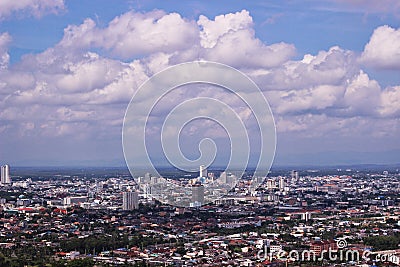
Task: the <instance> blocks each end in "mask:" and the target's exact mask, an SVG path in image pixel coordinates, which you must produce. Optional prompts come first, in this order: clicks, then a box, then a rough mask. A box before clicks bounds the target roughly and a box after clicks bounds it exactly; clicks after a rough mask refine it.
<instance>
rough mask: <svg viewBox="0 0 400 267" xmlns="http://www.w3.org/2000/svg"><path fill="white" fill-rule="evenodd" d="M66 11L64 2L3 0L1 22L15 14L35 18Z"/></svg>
mask: <svg viewBox="0 0 400 267" xmlns="http://www.w3.org/2000/svg"><path fill="white" fill-rule="evenodd" d="M64 9H65V5H64V0H1V1H0V20H3V19H5V18H7V17H9V16H10V15H12V14H14V13H23V14H24V13H28V14H32V15H33V16H35V17H42V16H43V15H45V14H49V13H53V14H56V13H58V12H60V11H62V10H64Z"/></svg>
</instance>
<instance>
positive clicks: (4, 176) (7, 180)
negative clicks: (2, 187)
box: [0, 165, 11, 184]
mask: <svg viewBox="0 0 400 267" xmlns="http://www.w3.org/2000/svg"><path fill="white" fill-rule="evenodd" d="M0 181H1V184H11V177H10V166H8V165H4V166H1V180H0Z"/></svg>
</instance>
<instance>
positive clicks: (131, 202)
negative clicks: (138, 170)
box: [122, 192, 139, 210]
mask: <svg viewBox="0 0 400 267" xmlns="http://www.w3.org/2000/svg"><path fill="white" fill-rule="evenodd" d="M138 208H139V194H138V192H124V193H123V194H122V209H123V210H135V209H138Z"/></svg>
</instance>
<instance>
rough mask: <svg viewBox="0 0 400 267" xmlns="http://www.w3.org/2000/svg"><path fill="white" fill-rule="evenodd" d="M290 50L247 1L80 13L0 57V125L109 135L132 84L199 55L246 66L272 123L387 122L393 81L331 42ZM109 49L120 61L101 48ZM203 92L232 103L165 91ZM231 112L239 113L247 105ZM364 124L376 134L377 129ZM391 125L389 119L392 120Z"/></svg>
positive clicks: (328, 127) (345, 126) (333, 125)
mask: <svg viewBox="0 0 400 267" xmlns="http://www.w3.org/2000/svg"><path fill="white" fill-rule="evenodd" d="M374 34H375V33H374ZM387 37H388V38H393V36H387ZM371 40H372V38H371ZM391 40H392V42H393V41H394V40H393V39H391ZM9 42H10V36H9V35H8V34H2V35H0V55H8V54H7V47H8V43H9ZM370 43H372V41H371V42H370ZM385 45H389V43H387V44H385ZM394 45H395V44H394ZM99 48H100V49H99ZM94 50H95V51H97V52H96V53H94V52H93V51H94ZM294 51H295V48H294V46H292V45H289V44H285V43H278V44H271V45H266V44H265V43H263V42H262V41H261V40H259V39H258V38H257V37H256V34H255V32H254V29H253V22H252V18H251V16H250V14H249V13H248V12H247V11H241V12H237V13H231V14H226V15H222V16H217V17H215V18H214V19H208V18H206V17H204V16H200V18H199V20H198V22H197V25H196V22H194V21H190V20H187V19H185V18H182V17H181V16H180V15H178V14H175V13H171V14H166V13H164V12H162V11H154V12H150V13H144V14H141V13H134V12H128V13H126V14H122V15H121V16H119V17H117V18H115V19H114V20H112V22H110V23H109V25H108V26H107V27H105V28H99V27H98V26H97V25H96V23H95V22H94V21H93V20H91V19H87V20H85V21H84V22H83V23H82V24H81V25H77V26H76V25H70V26H69V27H68V28H67V29H66V30H65V33H64V37H63V38H62V40H61V41H60V42H59V43H58V44H57V45H55V46H54V47H50V48H48V49H47V50H46V51H44V52H42V53H40V54H32V55H27V56H24V57H23V58H22V60H21V62H18V63H17V64H14V65H13V66H12V68H5V67H6V66H7V65H8V60H9V59H8V57H7V58H6V60H3V61H1V62H4V63H2V64H0V65H1V66H5V67H3V68H4V70H2V71H1V72H0V81H1V82H0V89H1V91H0V94H1V98H0V121H1V124H2V128H1V131H2V133H6V132H8V133H11V132H13V131H18V134H20V135H24V134H26V135H28V134H29V135H37V136H70V137H76V138H82V139H85V138H86V139H91V140H92V139H96V138H110V139H112V138H113V139H117V138H119V136H120V133H121V125H122V120H123V116H124V112H125V108H126V106H127V104H128V102H129V100H130V99H131V97H132V95H133V94H134V91H135V89H136V88H138V87H139V86H140V85H141V84H142V83H143V82H144V81H145V80H146V79H148V77H150V76H151V75H152V74H154V73H156V72H158V71H160V70H162V69H164V68H166V67H168V66H170V65H171V64H174V63H179V62H182V61H187V60H194V59H198V58H199V57H200V58H204V59H208V60H215V61H220V62H224V63H227V64H230V65H233V66H236V67H238V68H240V69H241V70H242V71H245V72H246V73H248V74H249V75H250V76H251V77H252V78H253V79H254V80H255V81H256V83H257V84H258V85H259V86H260V88H261V89H262V90H263V91H264V92H265V94H266V95H267V98H268V100H269V102H270V104H271V105H272V110H273V112H274V114H275V115H276V118H277V127H278V131H279V132H281V133H291V132H296V134H301V135H304V136H323V135H324V134H326V133H330V134H332V135H333V134H334V133H336V134H338V135H349V136H350V135H352V134H354V133H355V132H357V131H359V130H363V131H365V130H366V129H367V128H368V122H369V121H371V120H374V119H376V118H378V117H379V118H380V119H381V120H382V122H381V124H380V125H386V126H387V125H389V124H390V123H394V124H395V123H396V122H395V120H394V117H396V116H399V112H400V111H399V107H400V104H399V101H400V89H399V87H398V86H393V87H388V88H386V89H384V90H381V88H380V86H379V84H378V83H377V82H376V81H374V80H373V79H371V78H370V77H369V76H368V75H367V74H366V73H365V72H363V71H362V70H361V69H360V66H359V62H358V61H357V58H356V56H355V53H354V52H353V51H349V50H344V49H342V48H340V47H337V46H334V47H332V48H330V49H329V50H328V51H320V52H318V53H316V54H315V55H309V54H307V55H304V57H303V59H301V60H293V59H292V56H293V53H294ZM365 53H366V52H365ZM115 55H117V56H118V57H121V58H122V59H124V62H123V61H122V60H121V59H116V58H111V57H114V56H115ZM363 56H364V55H363ZM392 56H393V55H392ZM133 58H136V59H133ZM188 94H190V93H188ZM205 94H206V95H207V96H210V97H211V96H214V97H215V98H216V99H220V100H224V101H226V102H227V103H229V104H232V105H234V106H236V101H237V99H236V98H235V99H233V98H232V99H230V98H229V97H227V96H226V94H225V95H223V94H222V93H221V91H220V90H219V91H217V90H215V91H213V90H212V88H206V91H201V92H200V91H199V92H192V93H191V95H182V96H181V95H179V94H178V95H177V96H176V98H173V99H171V101H177V102H179V101H181V100H182V99H187V98H188V97H192V96H193V97H194V96H199V95H205ZM168 103H169V102H168ZM142 104H143V105H145V104H146V103H142ZM160 110H161V109H160ZM163 111H164V110H161V111H160V112H163ZM239 112H241V113H240V114H241V116H242V117H244V118H248V117H249V115H248V110H242V111H239ZM383 121H385V123H384V122H383ZM397 124H398V122H397ZM3 125H4V126H3ZM373 132H375V134H377V135H380V136H381V134H380V133H378V129H376V130H371V133H370V134H371V135H373ZM396 133H399V127H397V128H396V127H393V132H392V134H396Z"/></svg>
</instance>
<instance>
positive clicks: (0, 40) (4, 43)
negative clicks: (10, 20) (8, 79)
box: [0, 32, 11, 70]
mask: <svg viewBox="0 0 400 267" xmlns="http://www.w3.org/2000/svg"><path fill="white" fill-rule="evenodd" d="M10 42H11V36H10V35H9V34H8V33H7V32H5V33H2V34H0V70H1V69H5V68H7V66H8V63H9V61H10V55H9V54H8V45H9V43H10Z"/></svg>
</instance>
